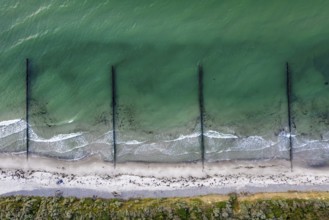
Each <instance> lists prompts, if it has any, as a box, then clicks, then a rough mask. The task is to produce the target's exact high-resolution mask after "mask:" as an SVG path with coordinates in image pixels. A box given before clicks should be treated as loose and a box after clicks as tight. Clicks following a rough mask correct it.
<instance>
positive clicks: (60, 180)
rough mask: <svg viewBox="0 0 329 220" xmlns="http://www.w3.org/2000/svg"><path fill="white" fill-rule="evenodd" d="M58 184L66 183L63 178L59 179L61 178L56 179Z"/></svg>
mask: <svg viewBox="0 0 329 220" xmlns="http://www.w3.org/2000/svg"><path fill="white" fill-rule="evenodd" d="M56 184H57V185H60V184H64V181H63V180H62V179H59V180H57V181H56Z"/></svg>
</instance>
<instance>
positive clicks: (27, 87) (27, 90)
mask: <svg viewBox="0 0 329 220" xmlns="http://www.w3.org/2000/svg"><path fill="white" fill-rule="evenodd" d="M25 68H26V69H25V77H26V78H25V120H26V134H25V135H26V159H29V148H30V134H29V132H30V131H29V129H30V127H29V102H30V74H31V73H30V60H29V59H28V58H26V67H25Z"/></svg>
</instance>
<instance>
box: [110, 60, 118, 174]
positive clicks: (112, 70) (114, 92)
mask: <svg viewBox="0 0 329 220" xmlns="http://www.w3.org/2000/svg"><path fill="white" fill-rule="evenodd" d="M111 78H112V130H113V132H112V134H113V165H114V168H115V167H116V163H117V145H116V134H115V115H116V71H115V67H114V66H112V67H111Z"/></svg>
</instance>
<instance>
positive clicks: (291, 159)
mask: <svg viewBox="0 0 329 220" xmlns="http://www.w3.org/2000/svg"><path fill="white" fill-rule="evenodd" d="M286 77H287V78H286V83H287V84H286V89H287V91H286V92H287V102H288V105H287V106H288V125H289V159H290V169H291V171H292V170H293V162H292V161H293V148H292V145H293V143H292V138H291V130H292V129H291V124H292V119H291V91H292V90H291V87H292V81H291V72H290V68H289V63H288V62H287V63H286Z"/></svg>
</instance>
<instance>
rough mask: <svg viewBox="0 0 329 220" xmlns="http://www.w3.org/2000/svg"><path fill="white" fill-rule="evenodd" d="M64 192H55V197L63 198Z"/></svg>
mask: <svg viewBox="0 0 329 220" xmlns="http://www.w3.org/2000/svg"><path fill="white" fill-rule="evenodd" d="M63 194H64V192H63V191H61V190H56V191H55V197H63Z"/></svg>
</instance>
